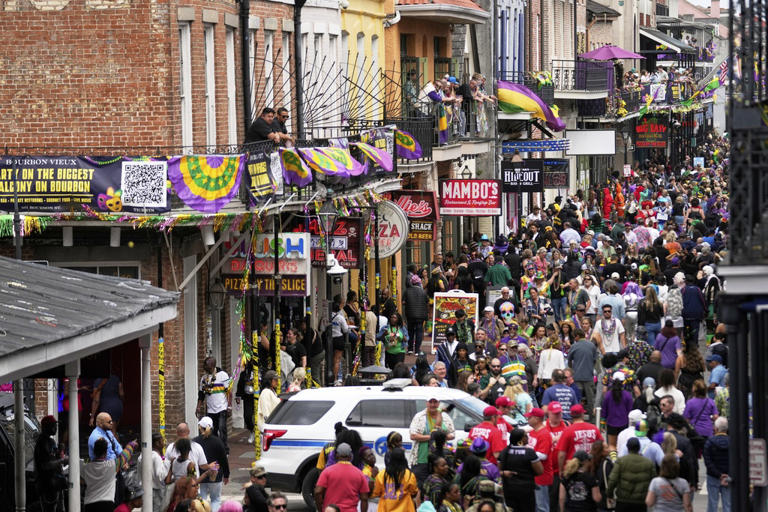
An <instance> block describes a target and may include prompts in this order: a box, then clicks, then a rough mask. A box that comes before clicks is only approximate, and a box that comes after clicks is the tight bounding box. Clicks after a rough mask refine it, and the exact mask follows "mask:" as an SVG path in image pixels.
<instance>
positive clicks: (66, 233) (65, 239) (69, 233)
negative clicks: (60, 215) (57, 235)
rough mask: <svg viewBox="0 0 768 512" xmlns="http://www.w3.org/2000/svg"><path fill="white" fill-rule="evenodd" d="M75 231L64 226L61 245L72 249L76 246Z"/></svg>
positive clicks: (70, 227)
mask: <svg viewBox="0 0 768 512" xmlns="http://www.w3.org/2000/svg"><path fill="white" fill-rule="evenodd" d="M73 232H74V229H73V228H72V226H64V227H63V228H61V245H63V246H64V247H72V245H73V244H74V241H73V239H74V233H73Z"/></svg>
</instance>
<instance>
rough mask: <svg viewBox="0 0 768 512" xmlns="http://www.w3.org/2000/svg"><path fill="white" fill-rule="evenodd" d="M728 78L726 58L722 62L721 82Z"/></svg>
mask: <svg viewBox="0 0 768 512" xmlns="http://www.w3.org/2000/svg"><path fill="white" fill-rule="evenodd" d="M727 79H728V59H725V60H724V61H723V62H722V64H720V83H721V84H724V83H725V82H726V80H727Z"/></svg>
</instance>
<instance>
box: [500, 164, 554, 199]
mask: <svg viewBox="0 0 768 512" xmlns="http://www.w3.org/2000/svg"><path fill="white" fill-rule="evenodd" d="M501 176H502V183H503V184H504V185H503V187H502V188H503V190H504V192H541V191H543V190H544V163H543V161H542V160H538V159H527V160H523V161H522V162H512V161H510V160H504V161H503V162H501Z"/></svg>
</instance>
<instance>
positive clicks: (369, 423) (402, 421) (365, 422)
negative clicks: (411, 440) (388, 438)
mask: <svg viewBox="0 0 768 512" xmlns="http://www.w3.org/2000/svg"><path fill="white" fill-rule="evenodd" d="M406 409H407V408H406V402H405V400H362V401H361V402H360V403H359V404H357V407H355V408H354V409H353V410H352V412H351V413H349V416H348V417H347V421H346V423H347V425H349V426H353V425H354V426H360V427H387V428H408V426H409V425H410V424H411V419H412V418H411V416H410V415H409V414H406Z"/></svg>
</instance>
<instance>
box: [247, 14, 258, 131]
mask: <svg viewBox="0 0 768 512" xmlns="http://www.w3.org/2000/svg"><path fill="white" fill-rule="evenodd" d="M248 65H249V66H250V69H251V80H250V82H251V85H250V88H251V120H253V119H256V117H258V115H259V112H256V31H255V30H253V29H249V30H248Z"/></svg>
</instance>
